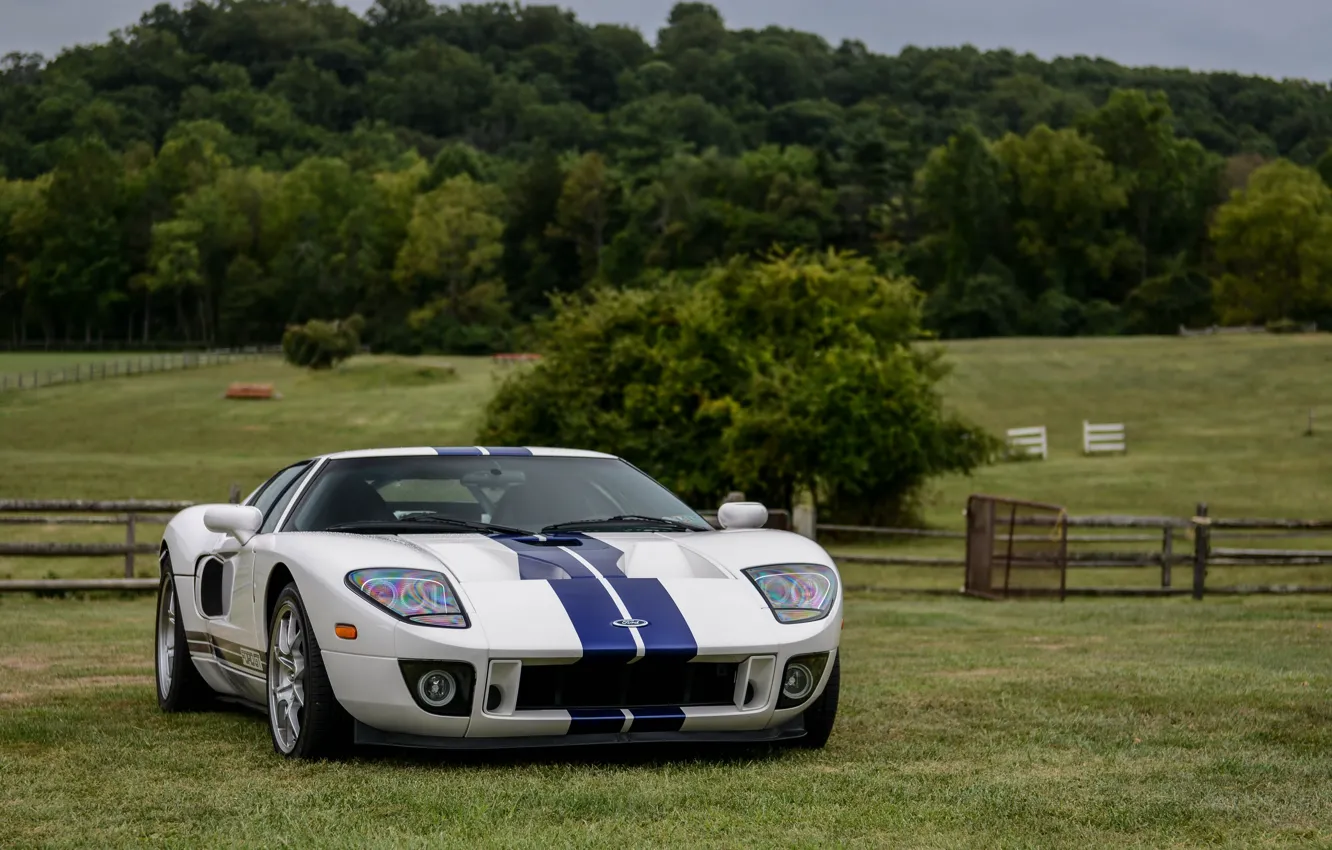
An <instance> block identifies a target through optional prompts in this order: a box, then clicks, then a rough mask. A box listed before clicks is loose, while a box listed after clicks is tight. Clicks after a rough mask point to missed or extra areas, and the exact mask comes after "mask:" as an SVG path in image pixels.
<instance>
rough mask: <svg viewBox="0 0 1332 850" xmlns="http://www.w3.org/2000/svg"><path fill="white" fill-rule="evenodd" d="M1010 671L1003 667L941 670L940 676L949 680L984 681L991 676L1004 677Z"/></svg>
mask: <svg viewBox="0 0 1332 850" xmlns="http://www.w3.org/2000/svg"><path fill="white" fill-rule="evenodd" d="M1007 672H1008V671H1007V670H1005V669H1004V668H1002V667H976V668H974V669H971V670H940V671H939V674H938V675H940V676H945V677H947V678H949V679H984V678H987V677H989V676H1002V675H1003V674H1005V673H1007Z"/></svg>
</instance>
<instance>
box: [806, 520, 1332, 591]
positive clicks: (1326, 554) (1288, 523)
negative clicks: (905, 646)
mask: <svg viewBox="0 0 1332 850" xmlns="http://www.w3.org/2000/svg"><path fill="white" fill-rule="evenodd" d="M1055 522H1059V523H1062V524H1063V525H1064V526H1065V527H1066V529H1067V541H1068V543H1069V544H1093V543H1094V544H1110V543H1113V544H1121V545H1122V544H1130V543H1138V544H1141V543H1153V544H1157V547H1156V548H1155V550H1154V551H1144V550H1142V549H1141V548H1138V549H1136V550H1129V549H1118V550H1116V549H1108V548H1104V547H1100V548H1096V549H1091V550H1087V549H1081V548H1079V549H1078V550H1077V551H1068V552H1067V553H1066V556H1065V557H1066V567H1067V569H1068V570H1119V569H1122V570H1135V571H1152V572H1154V573H1156V574H1157V575H1158V576H1159V582H1156V581H1154V582H1153V583H1152V586H1150V587H1148V586H1135V587H1070V588H1068V589H1067V591H1066V593H1067V595H1069V596H1182V595H1191V596H1193V598H1195V599H1202V598H1203V597H1204V596H1205V595H1206V594H1223V595H1235V594H1275V593H1280V594H1300V593H1319V594H1321V593H1332V550H1318V549H1301V548H1290V547H1284V548H1259V547H1253V546H1247V547H1227V546H1218V545H1216V544H1217V543H1218V542H1221V541H1224V540H1225V539H1227V538H1229V539H1234V540H1255V539H1274V540H1290V539H1296V538H1309V537H1328V538H1332V520H1302V519H1252V518H1221V517H1211V516H1209V515H1208V508H1207V505H1206V504H1200V505H1198V507H1197V511H1196V512H1195V514H1194V515H1193V516H1191V517H1156V516H1065V517H1062V518H1060V519H1058V520H1045V521H1044V523H1045V524H1049V525H1052V524H1053V523H1055ZM1026 524H1028V525H1041V524H1042V520H1039V519H1036V518H1032V519H1029V520H1028V521H1027V523H1026ZM816 528H817V530H818V531H819V532H821V533H827V534H832V535H839V536H842V537H843V538H844V537H845V536H846V535H874V536H877V537H889V538H936V539H945V540H956V541H958V544H959V551H958V552H957V554H956V555H952V556H937V555H934V556H914V555H898V554H893V553H885V554H881V555H880V554H874V555H865V554H841V553H838V552H837V551H836V545H835V544H832V543H828V542H826V541H825V545H827V546H829V548H830V549H831V550H832V551H833V557H834V559H835V560H837V561H840V562H845V563H853V564H869V565H877V566H895V567H930V568H938V569H954V570H957V571H958V575H959V577H961V576H962V574H963V571H964V570H965V569H966V567H967V564H968V561H967V556H966V551H965V543H966V540H967V533H966V532H965V531H949V530H939V529H919V528H878V527H866V526H852V525H833V524H819V525H817V526H816ZM1135 532H1136V533H1135ZM1013 539H1014V540H1017V541H1043V540H1047V539H1049V535H1048V533H1045V532H1044V531H1043V530H1038V531H1036V532H1034V533H1032V534H1028V535H1022V534H1017V535H1015V536H1014V537H1013ZM1070 548H1071V547H1070ZM1211 567H1254V568H1263V567H1327V568H1329V582H1328V583H1325V584H1323V583H1320V584H1314V585H1283V584H1261V585H1243V586H1215V585H1209V584H1208V580H1207V576H1208V570H1209V568H1211ZM1176 568H1184V569H1185V570H1186V575H1187V580H1186V582H1185V584H1184V585H1183V586H1180V584H1179V582H1178V581H1177V580H1176ZM891 589H892V590H894V591H901V592H916V589H912V588H891ZM921 592H933V591H921Z"/></svg>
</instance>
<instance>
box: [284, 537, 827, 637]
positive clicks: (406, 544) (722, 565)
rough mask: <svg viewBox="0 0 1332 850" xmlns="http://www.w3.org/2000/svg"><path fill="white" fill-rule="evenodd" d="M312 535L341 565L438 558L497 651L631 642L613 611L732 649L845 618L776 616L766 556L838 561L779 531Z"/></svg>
mask: <svg viewBox="0 0 1332 850" xmlns="http://www.w3.org/2000/svg"><path fill="white" fill-rule="evenodd" d="M312 536H317V537H320V538H323V539H321V540H319V541H318V542H317V543H316V541H314V540H311V541H310V543H316V545H315V546H314V547H312V548H318V549H322V550H325V551H328V552H330V555H331V553H332V550H333V549H334V547H335V546H336V551H337V556H336V562H337V563H339V564H341V565H347V566H352V565H355V566H367V567H369V566H403V567H411V568H417V569H440V568H441V567H442V568H443V569H442V571H443V572H445V573H446V574H447V575H449V576H450V577H451V578H452V580H453V581H454V583H455V584H456V585H457V589H458V592H459V595H460V597H461V598H462V602H463V604H464V607H465V608H466V609H467V610H468V612H469V613H470V614H472V615H473V621H474V623H475V624H476V625H478V626H479V627H480V628H481V629H483V630H484V633H485V636H486V640H487V641H488V643H489V645H490V648H491V650H492V651H494V652H497V653H498V654H500V655H504V654H507V653H510V652H512V653H514V654H516V655H519V656H521V657H529V658H530V657H534V656H544V655H548V656H550V657H560V658H565V657H579V656H580V655H581V656H584V657H585V656H588V655H593V654H596V653H597V652H600V651H603V650H604V651H608V652H610V651H617V650H624V649H626V648H628V649H629V650H630V651H632V647H633V644H632V642H631V641H630V635H629V634H628V633H627V632H626V630H625V629H624V628H617V627H616V625H615V621H618V620H625V621H635V620H643V621H646V624H645V625H644V627H642V628H641V629H635V632H636V633H637V635H638V637H639V638H641V641H642V642H643V644H644V651H645V652H646V653H647V654H648V655H663V654H665V655H681V656H687V657H693V656H694V655H696V654H706V655H709V656H726V655H729V654H732V653H736V654H741V653H743V652H745V651H746V648H750V649H752V647H753V646H754V645H755V644H756V643H757V644H768V645H776V644H778V643H783V642H787V641H790V640H794V639H798V638H800V637H802V636H808V635H809V634H812V633H814V632H817V631H822V630H823V629H824V628H825V627H826V626H827V625H828V623H829V622H836V619H839V617H836V612H834V614H835V617H833V618H829V620H828V621H819V622H815V623H809V624H792V625H783V624H778V623H777V621H776V619H775V618H774V617H773V615H772V612H771V610H770V609H769V608H768V605H767V602H766V601H765V600H764V599H763V597H762V596H761V595H760V594H759V593H758V591H757V590H756V589H755V587H754V586H753V584H752V583H751V582H750V581H749V580H748V579H747V578H745V576H744V574H743V573H742V572H741V571H742V570H743V569H745V568H747V567H753V566H763V565H771V564H792V563H814V564H822V565H825V566H830V567H831V566H833V564H832V560H831V559H830V558H829V557H828V555H827V553H825V552H824V551H823V549H822V548H821V547H819V546H818V544H816V543H814V542H813V541H811V540H808V539H806V538H803V537H800V536H798V535H795V534H790V533H787V532H781V531H772V530H767V529H755V530H744V531H734V532H731V531H723V532H701V533H627V534H595V535H593V534H576V535H573V534H571V535H560V536H558V537H551V538H542V537H540V536H527V537H517V536H515V537H507V536H501V535H492V536H485V535H480V534H438V535H434V534H431V535H426V534H411V535H401V536H389V535H384V536H378V535H376V536H352V535H342V534H337V535H334V534H316V535H312ZM334 538H336V539H334ZM326 547H327V548H326ZM837 607H838V609H839V610H840V600H839V601H838V603H837Z"/></svg>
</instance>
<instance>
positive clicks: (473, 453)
mask: <svg viewBox="0 0 1332 850" xmlns="http://www.w3.org/2000/svg"><path fill="white" fill-rule="evenodd" d="M435 454H437V455H446V456H449V457H480V456H481V450H480V449H479V448H477V447H475V446H471V447H468V448H442V449H441V448H436V449H435Z"/></svg>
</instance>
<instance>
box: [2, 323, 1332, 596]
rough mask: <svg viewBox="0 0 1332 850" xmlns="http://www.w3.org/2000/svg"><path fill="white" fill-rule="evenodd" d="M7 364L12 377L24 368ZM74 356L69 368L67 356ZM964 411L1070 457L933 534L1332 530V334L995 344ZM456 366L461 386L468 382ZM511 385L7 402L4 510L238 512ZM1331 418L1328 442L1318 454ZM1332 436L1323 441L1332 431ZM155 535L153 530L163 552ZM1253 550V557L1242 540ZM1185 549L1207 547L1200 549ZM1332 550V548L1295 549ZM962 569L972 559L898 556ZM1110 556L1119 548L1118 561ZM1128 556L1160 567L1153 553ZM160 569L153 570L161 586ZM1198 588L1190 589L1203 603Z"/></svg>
mask: <svg viewBox="0 0 1332 850" xmlns="http://www.w3.org/2000/svg"><path fill="white" fill-rule="evenodd" d="M28 356H31V355H0V370H3V369H4V368H5V365H4V364H5V363H6V362H8V360H7V359H8V358H14V357H28ZM53 356H55V355H53ZM948 356H949V360H950V361H951V362H952V363H953V365H954V367H955V368H954V371H953V374H952V375H951V376H950V377H949V378H948V379H947V381H946V383H945V385H944V390H945V393H946V397H947V400H948V403H949V405H950V406H952V407H953V408H954V409H957V410H959V411H961V412H962V413H964V414H966V415H967V416H970V417H972V418H973V419H975V420H976V421H978V422H979V423H981V424H982V425H984V426H985V427H987V428H988V429H990V430H992V431H994V432H996V433H1002V432H1003V431H1004V430H1006V429H1007V428H1012V427H1019V426H1025V425H1038V424H1044V425H1046V426H1047V427H1048V428H1049V430H1050V439H1051V457H1050V459H1049V460H1048V461H1045V462H1030V463H1001V464H997V465H995V466H991V467H987V468H985V469H982V470H979V471H978V472H977V473H976V474H975V475H973V476H971V477H965V476H950V477H947V478H944V479H940V480H939V481H936V482H934V483H932V484H931V485H930V486H929V488H928V489H927V491H926V493H925V501H924V505H923V513H924V517H925V519H926V520H927V521H928V522H929V523H930V524H932V525H934V526H937V527H940V528H951V529H961V527H962V508H963V506H964V505H965V502H966V497H967V496H968V495H969V494H970V493H974V492H988V493H995V494H1000V495H1008V496H1016V497H1021V498H1030V499H1036V500H1040V501H1051V502H1057V503H1059V504H1063V505H1065V506H1066V507H1067V508H1068V509H1069V511H1070V512H1071V513H1074V514H1086V513H1114V512H1121V513H1134V514H1169V515H1173V516H1189V515H1191V514H1192V512H1193V509H1194V506H1195V504H1196V503H1197V502H1198V501H1206V502H1208V503H1209V504H1210V507H1211V511H1212V514H1213V515H1214V516H1238V515H1246V516H1290V517H1326V516H1332V487H1329V486H1328V485H1327V483H1326V482H1327V481H1329V480H1332V395H1329V393H1328V390H1327V384H1326V380H1325V376H1326V375H1327V374H1328V367H1329V365H1332V335H1327V334H1321V335H1313V336H1266V335H1256V336H1244V337H1214V338H1207V337H1204V338H1173V337H1158V338H1135V339H1049V340H1031V339H1025V340H985V341H976V342H959V343H952V344H949V346H948ZM440 367H452V368H453V369H454V370H455V372H454V373H452V374H451V373H450V372H449V371H448V368H440ZM507 368H513V367H496V366H495V365H493V364H492V362H491V361H490V360H488V359H485V358H470V359H469V358H418V359H394V358H357V359H355V360H353V361H351V362H349V363H348V364H346V365H345V366H343V367H342V368H339V369H337V370H333V371H330V372H324V373H311V372H307V371H302V370H297V369H294V368H292V367H289V366H286V365H284V364H282V363H281V362H279V361H277V360H275V359H274V360H265V361H259V362H250V363H243V364H236V365H231V366H220V367H210V368H208V369H202V370H195V371H187V372H169V373H164V374H157V375H145V376H135V377H131V378H124V379H118V380H108V381H97V382H93V383H84V384H79V385H68V386H61V387H51V388H44V389H41V390H35V391H23V392H12V393H3V394H0V498H3V497H28V498H64V497H80V498H118V497H136V498H170V499H190V500H194V501H208V500H220V499H224V498H225V496H226V493H227V491H228V488H229V486H230V484H231V483H232V482H235V483H238V484H240V485H241V486H242V488H243V489H245V490H246V491H248V490H249V489H250V488H252V487H253V486H255V485H256V484H258V483H259V482H260V481H262V480H263V478H264V477H266V476H267V475H268V474H269V473H271V472H272V471H273V470H274V469H277V468H278V467H280V466H281V465H283V464H286V463H288V462H290V461H291V460H293V459H296V458H299V457H306V456H310V455H313V454H318V453H321V452H325V451H335V450H341V449H349V448H363V447H371V446H380V445H422V444H424V445H444V444H452V443H463V444H466V443H469V442H470V441H471V440H472V439H473V438H474V434H475V431H476V426H477V424H478V421H479V416H480V409H481V406H482V405H483V404H484V402H485V400H486V399H487V398H489V396H490V394H491V393H492V392H493V389H494V387H495V384H496V380H497V379H498V378H499V377H500V376H502V375H503V374H505V373H506V371H507ZM232 381H258V382H271V383H273V384H275V385H276V386H277V388H278V390H279V391H280V392H281V393H282V399H281V400H278V401H272V402H238V401H227V400H225V399H223V398H222V393H223V390H224V389H225V388H226V386H227V384H229V383H231V382H232ZM1311 408H1313V409H1315V411H1316V413H1317V416H1318V419H1317V420H1316V424H1317V425H1318V429H1319V432H1320V433H1318V434H1317V435H1316V436H1314V437H1312V438H1310V437H1305V436H1303V433H1304V430H1305V427H1306V425H1307V421H1308V411H1309V410H1310V409H1311ZM1083 419H1090V420H1093V421H1122V422H1124V423H1126V424H1127V426H1128V433H1129V447H1130V451H1129V453H1128V455H1127V456H1116V457H1097V458H1085V457H1082V456H1081V454H1080V441H1081V426H1082V420H1083ZM1324 424H1325V425H1326V431H1325V432H1323V425H1324ZM152 533H153V530H152V529H145V534H148V535H151V534H152ZM117 534H119V532H116V531H107V530H98V529H91V530H89V529H84V530H77V529H70V528H68V527H63V528H47V529H42V528H40V527H32V526H27V527H22V528H8V529H5V528H0V539H6V540H67V541H71V542H72V541H94V540H108V539H110V540H114V539H116V535H117ZM1230 542H1231V543H1234V544H1237V545H1238V544H1239V542H1240V541H1230ZM1179 545H1182V546H1183V547H1187V546H1188V541H1187V540H1182V541H1181V542H1180V544H1179ZM1281 545H1283V546H1285V545H1289V546H1291V548H1297V547H1299V546H1318V547H1321V548H1332V542H1329V541H1326V540H1321V541H1320V540H1307V541H1303V542H1299V541H1296V542H1290V543H1283V544H1281ZM890 547H891V548H896V549H898V550H899V551H909V552H911V553H912V554H937V555H942V556H951V557H959V552H960V550H961V545H960V543H959V542H956V541H954V542H942V543H929V542H926V543H922V542H921V541H907V542H906V543H899V544H896V545H894V544H890V543H886V542H878V543H874V544H868V545H859V544H858V545H854V546H848V547H844V548H845V550H846V551H882V550H883V549H885V548H890ZM1102 548H1103V547H1102ZM1114 548H1135V549H1143V550H1147V549H1152V548H1154V547H1153V545H1151V544H1134V545H1133V546H1132V547H1125V546H1122V545H1118V546H1115V547H1114ZM121 569H122V567H121V565H120V563H119V562H118V561H117V560H116V559H92V560H82V561H78V560H69V561H58V562H53V561H39V560H35V559H26V560H21V559H15V558H9V559H5V558H0V578H4V577H14V578H30V577H40V576H43V575H46V574H47V573H48V572H51V571H54V572H55V573H56V574H57V575H60V576H62V577H76V576H90V577H91V576H114V575H118V574H119V573H120V571H121ZM154 570H155V566H154V564H153V562H152V559H151V558H148V557H143V558H141V559H140V563H139V571H140V573H141V574H144V575H153V574H154ZM847 575H848V579H849V580H851V581H852V582H853V583H856V584H865V585H877V586H885V587H904V586H911V587H934V588H941V589H942V588H956V587H957V586H959V585H960V583H961V582H960V577H959V575H958V571H957V570H921V569H907V570H902V569H885V568H881V567H859V566H850V567H848V568H847ZM1187 580H1188V579H1187V576H1186V575H1180V576H1179V578H1178V579H1177V584H1186V583H1187ZM1210 580H1212V581H1213V582H1214V583H1217V584H1223V585H1224V584H1252V583H1305V584H1310V583H1313V584H1332V572H1329V571H1327V570H1321V569H1319V568H1312V569H1291V570H1275V571H1274V570H1264V571H1262V572H1261V574H1259V573H1257V572H1255V571H1251V570H1229V569H1218V570H1216V571H1215V573H1214V574H1213V576H1211V577H1210ZM1156 581H1157V577H1156V576H1155V575H1152V574H1150V573H1149V572H1148V571H1115V572H1094V573H1093V572H1087V571H1075V572H1074V574H1073V576H1072V580H1071V583H1072V584H1073V585H1074V586H1089V585H1107V584H1121V585H1123V584H1133V585H1137V586H1148V585H1151V584H1154V583H1156Z"/></svg>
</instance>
